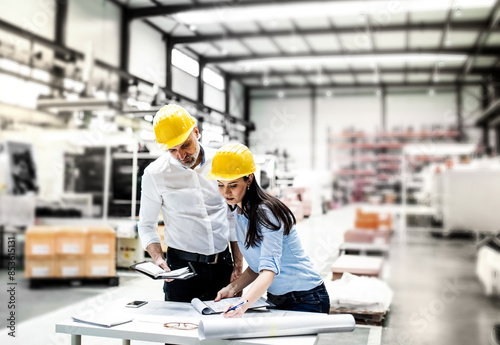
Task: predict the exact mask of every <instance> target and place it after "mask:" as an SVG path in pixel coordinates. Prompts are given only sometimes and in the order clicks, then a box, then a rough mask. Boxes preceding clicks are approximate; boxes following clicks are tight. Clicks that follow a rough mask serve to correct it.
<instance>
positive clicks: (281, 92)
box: [278, 90, 285, 98]
mask: <svg viewBox="0 0 500 345" xmlns="http://www.w3.org/2000/svg"><path fill="white" fill-rule="evenodd" d="M283 97H285V93H284V92H283V91H281V90H280V91H278V98H283Z"/></svg>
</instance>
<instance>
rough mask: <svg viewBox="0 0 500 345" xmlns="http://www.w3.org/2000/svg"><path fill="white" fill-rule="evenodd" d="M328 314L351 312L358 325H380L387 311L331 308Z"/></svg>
mask: <svg viewBox="0 0 500 345" xmlns="http://www.w3.org/2000/svg"><path fill="white" fill-rule="evenodd" d="M330 314H351V315H352V316H353V317H354V320H355V321H356V324H358V325H370V326H382V324H383V323H384V320H385V318H386V315H387V312H380V313H377V312H370V311H359V310H350V309H347V308H337V309H335V308H331V309H330Z"/></svg>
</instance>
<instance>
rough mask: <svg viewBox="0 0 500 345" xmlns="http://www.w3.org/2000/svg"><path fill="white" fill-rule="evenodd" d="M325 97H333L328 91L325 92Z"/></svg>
mask: <svg viewBox="0 0 500 345" xmlns="http://www.w3.org/2000/svg"><path fill="white" fill-rule="evenodd" d="M325 95H326V97H328V98H331V97H332V95H333V92H332V91H330V90H327V91H326V92H325Z"/></svg>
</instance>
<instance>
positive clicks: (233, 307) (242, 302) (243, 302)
mask: <svg viewBox="0 0 500 345" xmlns="http://www.w3.org/2000/svg"><path fill="white" fill-rule="evenodd" d="M245 303H248V300H247V299H246V300H244V301H241V302H240V303H238V304H236V305H233V306H232V307H231V308H229V309H228V310H226V313H228V312H230V311H231V310H235V309H236V308H238V307H241V306H242V305H243V304H245Z"/></svg>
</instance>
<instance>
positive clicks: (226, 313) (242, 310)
mask: <svg viewBox="0 0 500 345" xmlns="http://www.w3.org/2000/svg"><path fill="white" fill-rule="evenodd" d="M240 302H243V300H239V301H238V303H240ZM238 303H236V304H230V305H227V306H226V308H225V309H224V313H222V316H224V317H225V318H235V317H242V316H243V314H244V313H245V312H246V311H247V309H248V303H245V304H243V305H242V306H239V307H238V308H236V309H234V310H231V311H228V310H229V308H231V307H233V306H235V305H237V304H238Z"/></svg>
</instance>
